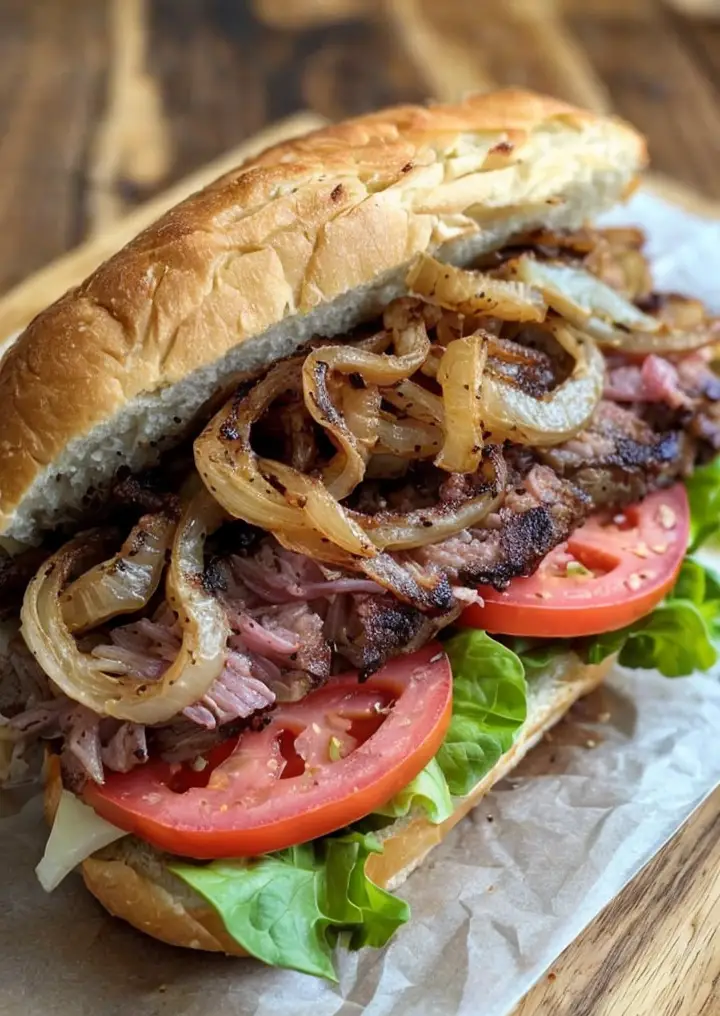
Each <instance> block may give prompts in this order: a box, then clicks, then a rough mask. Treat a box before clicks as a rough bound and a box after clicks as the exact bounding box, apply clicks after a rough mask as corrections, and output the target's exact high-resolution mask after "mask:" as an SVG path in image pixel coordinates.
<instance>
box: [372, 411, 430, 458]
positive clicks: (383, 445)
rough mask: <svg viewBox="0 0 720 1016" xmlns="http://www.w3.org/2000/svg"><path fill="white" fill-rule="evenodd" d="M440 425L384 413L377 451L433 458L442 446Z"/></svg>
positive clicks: (398, 455) (411, 456) (402, 455)
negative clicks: (403, 418)
mask: <svg viewBox="0 0 720 1016" xmlns="http://www.w3.org/2000/svg"><path fill="white" fill-rule="evenodd" d="M442 441H443V432H442V430H441V429H440V427H438V426H436V425H435V424H432V423H426V422H425V421H424V420H412V419H408V420H398V419H396V418H395V417H394V416H393V415H392V414H391V413H383V414H382V415H381V417H380V421H379V431H378V444H377V451H378V453H379V454H381V455H382V454H388V455H394V456H397V457H398V458H402V459H408V460H418V459H431V458H433V457H434V456H435V455H437V453H438V450H439V449H440V448H441V446H442Z"/></svg>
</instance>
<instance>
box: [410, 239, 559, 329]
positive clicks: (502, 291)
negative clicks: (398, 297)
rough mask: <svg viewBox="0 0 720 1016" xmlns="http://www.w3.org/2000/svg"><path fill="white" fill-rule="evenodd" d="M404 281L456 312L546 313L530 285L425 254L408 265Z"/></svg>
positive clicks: (522, 317) (541, 316)
mask: <svg viewBox="0 0 720 1016" xmlns="http://www.w3.org/2000/svg"><path fill="white" fill-rule="evenodd" d="M406 283H407V287H408V289H409V290H410V292H411V293H415V294H416V295H418V296H421V297H422V298H423V299H424V300H427V301H428V302H430V303H435V304H439V305H440V306H441V307H447V308H448V310H452V311H455V312H456V313H458V314H468V315H473V314H493V315H497V317H500V318H503V319H504V320H507V321H544V320H545V315H546V314H547V304H546V303H545V300H544V299H543V298H542V296H541V295H540V293H539V292H538V291H537V289H533V288H532V286H529V285H526V284H524V283H523V282H517V281H508V280H505V279H497V278H495V277H494V276H492V275H484V274H482V273H481V272H471V271H467V270H466V269H464V268H456V267H455V266H454V265H450V264H445V263H443V262H441V261H436V260H435V258H433V257H430V256H429V255H427V254H422V255H420V257H419V258H418V259H417V261H416V262H415V264H414V265H413V266H412V267H411V269H410V271H409V273H408V276H407V279H406Z"/></svg>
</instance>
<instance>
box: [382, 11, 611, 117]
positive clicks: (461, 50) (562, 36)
mask: <svg viewBox="0 0 720 1016" xmlns="http://www.w3.org/2000/svg"><path fill="white" fill-rule="evenodd" d="M388 6H389V9H390V10H391V11H392V13H393V17H394V21H395V24H396V26H397V30H398V33H399V35H400V37H401V38H403V39H404V40H405V42H406V45H407V46H408V48H409V49H410V51H411V52H412V53H413V55H414V57H415V59H416V61H417V62H418V64H419V65H420V66H421V67H423V69H424V71H425V73H426V75H427V78H428V81H429V83H430V84H431V85H432V86H433V91H434V94H436V95H437V97H438V98H442V99H446V100H454V99H457V98H459V97H460V96H461V95H462V94H463V93H464V92H465V91H467V90H468V89H471V88H492V87H498V86H520V87H527V88H534V89H536V90H538V91H541V92H549V93H552V94H556V95H559V96H561V97H563V98H566V99H569V100H570V101H572V102H577V103H579V104H581V105H585V106H590V107H592V108H594V109H604V108H606V107H607V106H608V97H607V95H606V92H605V88H604V86H603V83H602V81H601V79H600V77H599V76H598V74H597V73H596V72H595V70H594V68H593V66H592V64H591V63H590V61H589V60H588V59H587V58H586V56H585V54H584V53H583V51H582V50H581V48H580V47H579V46H578V45H577V43H576V41H575V40H574V38H573V37H572V35H571V34H570V33H569V32H568V31H567V29H566V26H565V24H564V22H563V20H562V18H561V17H560V16H559V14H558V13H557V12H556V11H555V9H554V6H553V5H552V4H547V3H543V2H542V0H539V2H537V3H534V2H529V3H528V2H526V3H515V4H488V5H486V6H485V7H484V8H483V11H482V16H478V6H477V4H475V3H473V2H468V0H443V2H442V3H436V2H435V0H394V2H393V3H392V4H389V5H388Z"/></svg>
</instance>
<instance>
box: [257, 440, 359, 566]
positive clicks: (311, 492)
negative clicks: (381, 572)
mask: <svg viewBox="0 0 720 1016" xmlns="http://www.w3.org/2000/svg"><path fill="white" fill-rule="evenodd" d="M263 465H264V467H265V469H266V470H267V472H268V474H271V475H272V476H273V477H274V479H275V480H276V481H277V482H278V483H279V484H281V485H282V486H283V487H284V488H285V490H286V492H287V495H290V497H291V498H292V500H294V501H295V503H296V504H298V505H299V506H300V507H301V508H302V510H303V512H304V513H305V515H306V516H307V519H308V522H309V524H310V525H311V526H312V527H313V528H314V529H316V530H317V532H319V533H321V534H322V536H324V537H326V538H327V539H328V540H329V541H330V542H331V543H333V544H335V546H336V547H340V549H341V550H345V551H347V552H348V553H349V554H358V555H360V556H361V557H372V556H373V555H374V554H376V553H377V551H376V549H375V547H374V546H373V544H372V543H371V542H370V540H369V539H368V538H367V536H366V535H365V532H364V531H363V529H362V528H361V527H360V526H359V525H358V524H357V523H356V522H354V521H353V520H352V519H351V518H350V516H349V515H348V513H347V512H346V511H345V509H344V508H343V506H342V505H341V504H340V502H339V501H336V500H335V498H334V497H333V496H332V494H331V493H330V491H329V490H328V489H327V487H326V486H325V484H324V483H323V482H322V480H320V479H317V478H316V477H312V476H303V475H302V474H301V473H298V472H297V471H296V470H294V469H291V468H290V467H289V466H284V465H283V464H282V463H280V462H269V461H267V460H263Z"/></svg>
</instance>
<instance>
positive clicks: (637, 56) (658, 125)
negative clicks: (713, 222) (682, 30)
mask: <svg viewBox="0 0 720 1016" xmlns="http://www.w3.org/2000/svg"><path fill="white" fill-rule="evenodd" d="M627 7H628V10H627V11H626V12H625V14H623V15H622V16H620V15H617V16H611V17H608V16H605V15H602V14H595V13H592V12H591V13H585V12H584V11H582V9H578V10H577V11H573V12H571V13H570V14H568V17H567V21H568V25H569V27H570V29H571V31H572V32H573V34H574V35H575V37H576V38H577V39H578V40H579V42H580V44H581V45H582V47H583V49H584V50H585V52H586V53H587V54H588V56H589V58H590V60H591V61H592V62H593V64H594V66H595V67H596V69H597V72H598V73H599V75H600V76H601V77H602V79H603V80H604V81H605V84H606V86H607V88H608V90H609V92H610V95H611V97H612V100H613V103H614V106H615V108H616V109H617V111H618V112H619V113H621V114H622V115H623V116H625V117H627V118H628V119H629V120H631V121H632V122H633V123H635V124H636V125H637V126H638V127H639V128H640V129H641V130H642V131H644V133H645V134H646V135H647V137H648V140H649V143H650V155H651V159H652V164H653V168H654V169H655V170H658V171H660V172H663V173H666V174H668V175H670V176H675V177H677V178H678V179H681V180H684V181H686V182H687V183H691V184H694V185H696V186H699V187H700V188H701V189H702V190H704V191H705V192H706V193H707V194H709V195H711V196H713V197H718V196H720V176H719V175H718V172H717V166H718V159H719V158H720V104H719V103H718V95H717V93H716V90H715V88H714V86H713V83H712V81H711V80H709V78H708V77H707V75H706V74H705V73H704V71H703V68H702V66H699V65H698V62H697V59H696V57H695V56H694V54H693V52H692V51H690V50H689V49H688V47H687V46H686V44H685V42H684V40H683V39H682V38H681V37H680V36H679V35H678V33H677V31H675V30H673V27H672V24H671V22H670V21H668V19H667V18H665V17H664V15H663V12H662V10H661V8H660V7H659V6H656V7H655V8H653V9H647V8H645V7H643V8H642V9H638V10H637V11H636V12H635V13H634V14H633V6H632V4H630V3H629V4H628V5H627Z"/></svg>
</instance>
